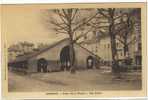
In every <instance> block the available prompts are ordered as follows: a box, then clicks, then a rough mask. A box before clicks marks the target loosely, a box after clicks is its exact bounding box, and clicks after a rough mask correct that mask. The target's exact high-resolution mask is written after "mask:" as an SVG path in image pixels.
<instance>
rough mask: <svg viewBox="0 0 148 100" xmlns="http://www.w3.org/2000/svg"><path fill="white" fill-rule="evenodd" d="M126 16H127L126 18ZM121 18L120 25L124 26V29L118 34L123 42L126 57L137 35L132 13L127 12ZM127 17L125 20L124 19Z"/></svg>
mask: <svg viewBox="0 0 148 100" xmlns="http://www.w3.org/2000/svg"><path fill="white" fill-rule="evenodd" d="M125 17H126V18H125ZM125 17H124V16H123V17H122V18H121V21H120V22H121V23H122V25H120V27H123V28H124V30H122V31H120V33H118V36H117V38H116V39H117V40H118V41H119V42H120V43H122V44H123V50H124V56H125V57H126V55H127V53H128V48H129V45H130V44H132V43H134V42H135V41H136V37H135V36H136V35H135V32H134V24H135V22H134V20H133V17H132V15H131V14H130V13H127V14H126V16H125ZM124 19H125V20H124Z"/></svg>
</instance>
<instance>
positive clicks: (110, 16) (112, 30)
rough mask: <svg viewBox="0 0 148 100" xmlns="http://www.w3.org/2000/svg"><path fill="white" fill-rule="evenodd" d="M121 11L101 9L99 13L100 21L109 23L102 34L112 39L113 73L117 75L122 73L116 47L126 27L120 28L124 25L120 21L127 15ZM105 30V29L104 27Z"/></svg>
mask: <svg viewBox="0 0 148 100" xmlns="http://www.w3.org/2000/svg"><path fill="white" fill-rule="evenodd" d="M120 10H121V9H116V8H107V9H103V8H99V9H98V12H99V14H100V15H101V16H100V17H99V18H98V19H104V20H105V21H106V22H104V23H107V26H106V29H105V30H106V31H105V32H103V31H102V30H101V29H100V31H99V32H100V33H102V34H103V35H104V34H108V36H109V37H110V42H111V52H112V71H113V72H115V73H118V72H120V69H119V64H118V55H117V47H116V42H117V41H116V40H117V39H116V38H117V34H118V33H120V31H122V30H123V29H124V27H120V28H119V27H118V26H121V25H122V24H123V23H121V22H120V21H119V19H120V18H121V17H122V16H124V15H125V13H121V12H120ZM103 28H104V27H103Z"/></svg>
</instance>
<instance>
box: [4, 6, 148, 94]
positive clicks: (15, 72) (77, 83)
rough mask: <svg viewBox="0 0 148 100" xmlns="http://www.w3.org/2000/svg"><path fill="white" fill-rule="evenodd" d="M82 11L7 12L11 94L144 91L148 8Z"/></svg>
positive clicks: (7, 77)
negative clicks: (147, 11)
mask: <svg viewBox="0 0 148 100" xmlns="http://www.w3.org/2000/svg"><path fill="white" fill-rule="evenodd" d="M81 5H82V6H80V4H79V5H78V4H75V5H70V4H66V6H64V4H63V5H62V4H59V5H58V4H57V5H48V4H47V5H44V4H41V5H23V4H22V5H3V6H2V34H3V35H2V36H3V37H4V39H3V43H4V50H3V51H4V52H5V53H4V56H5V60H4V62H5V63H4V65H5V66H4V72H3V73H4V77H5V79H4V80H5V81H7V82H6V83H7V84H6V87H7V88H5V89H6V91H7V93H18V92H19V93H25V92H46V95H56V94H58V93H57V92H58V91H66V92H63V93H62V94H64V95H65V96H66V95H68V94H70V95H86V94H85V91H92V92H89V94H92V95H93V96H95V94H96V95H99V94H100V95H101V94H102V93H104V92H101V91H116V92H119V91H142V90H143V89H144V88H143V84H144V83H145V81H143V80H144V79H143V78H144V75H143V70H144V67H146V66H145V65H144V63H143V62H144V61H143V60H146V59H143V56H144V55H143V52H142V50H143V48H144V47H143V45H144V43H145V41H144V42H142V39H143V38H144V37H142V36H145V35H143V34H145V33H144V31H143V30H144V28H143V27H142V26H143V25H144V19H146V17H145V16H144V15H143V13H145V12H144V11H143V8H144V6H143V5H144V4H141V5H142V6H134V7H133V6H127V7H126V4H124V6H122V4H120V5H121V6H120V5H118V6H117V4H116V6H113V5H112V6H107V5H106V6H102V5H103V4H100V5H101V6H99V5H98V6H97V4H94V5H93V4H92V5H91V4H90V5H88V6H86V5H87V4H86V5H85V4H81ZM131 5H132V3H131ZM143 18H144V19H143ZM48 91H54V92H53V93H52V92H48ZM70 91H72V92H70ZM76 91H82V92H76ZM93 91H98V92H93ZM127 94H128V93H127ZM135 95H136V94H135Z"/></svg>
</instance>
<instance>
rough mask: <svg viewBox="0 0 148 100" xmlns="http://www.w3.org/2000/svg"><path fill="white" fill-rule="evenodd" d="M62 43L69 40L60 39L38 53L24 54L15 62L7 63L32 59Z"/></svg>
mask: <svg viewBox="0 0 148 100" xmlns="http://www.w3.org/2000/svg"><path fill="white" fill-rule="evenodd" d="M64 41H69V38H65V39H62V40H60V41H58V42H56V43H54V44H52V45H49V46H48V47H46V48H44V49H41V50H39V51H35V52H32V53H29V54H25V55H22V56H18V57H16V59H15V60H12V61H9V63H13V62H21V61H25V60H28V59H30V58H32V57H34V56H36V55H38V54H40V53H42V52H45V51H47V50H49V49H51V48H53V47H54V46H56V45H58V44H59V43H61V42H64Z"/></svg>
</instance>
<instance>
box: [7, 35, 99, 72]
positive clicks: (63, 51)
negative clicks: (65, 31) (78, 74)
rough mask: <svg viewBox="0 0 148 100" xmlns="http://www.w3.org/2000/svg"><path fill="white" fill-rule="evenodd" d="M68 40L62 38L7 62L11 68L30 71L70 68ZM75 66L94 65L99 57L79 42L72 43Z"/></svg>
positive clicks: (91, 66)
mask: <svg viewBox="0 0 148 100" xmlns="http://www.w3.org/2000/svg"><path fill="white" fill-rule="evenodd" d="M69 44H70V40H69V39H68V38H67V39H63V40H61V41H59V42H57V43H55V44H53V45H50V46H49V47H47V48H45V49H43V50H40V51H37V52H34V53H32V54H28V55H24V56H20V57H17V58H16V59H15V60H14V61H11V62H9V66H11V68H12V69H15V70H20V71H25V72H27V73H30V72H42V71H43V72H52V71H61V70H65V69H66V70H69V69H70V67H71V66H70V55H69V52H70V51H69V50H70V48H69ZM74 50H75V55H74V56H75V67H76V69H86V68H93V67H95V63H96V62H95V61H96V60H97V59H98V58H99V57H97V56H96V55H94V54H93V53H92V52H90V51H89V50H87V49H86V48H84V47H82V46H80V45H79V44H77V43H75V44H74Z"/></svg>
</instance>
